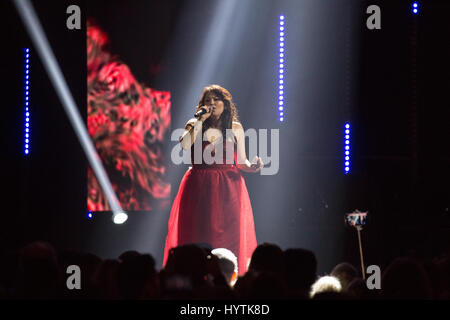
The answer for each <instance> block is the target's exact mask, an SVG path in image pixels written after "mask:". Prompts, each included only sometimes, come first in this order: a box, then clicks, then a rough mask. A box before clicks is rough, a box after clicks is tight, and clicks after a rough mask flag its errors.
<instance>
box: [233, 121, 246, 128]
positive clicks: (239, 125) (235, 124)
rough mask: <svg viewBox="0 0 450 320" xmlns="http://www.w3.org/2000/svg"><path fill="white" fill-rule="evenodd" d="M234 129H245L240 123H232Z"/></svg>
mask: <svg viewBox="0 0 450 320" xmlns="http://www.w3.org/2000/svg"><path fill="white" fill-rule="evenodd" d="M232 128H233V129H244V127H243V126H242V124H241V123H240V122H238V121H233V123H232Z"/></svg>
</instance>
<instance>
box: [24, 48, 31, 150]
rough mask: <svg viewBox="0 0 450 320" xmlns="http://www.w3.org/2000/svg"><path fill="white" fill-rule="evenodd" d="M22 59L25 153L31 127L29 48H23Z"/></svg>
mask: <svg viewBox="0 0 450 320" xmlns="http://www.w3.org/2000/svg"><path fill="white" fill-rule="evenodd" d="M24 61H25V64H24V65H25V70H24V71H25V78H24V92H25V101H24V102H25V112H24V118H25V124H24V152H25V155H28V154H30V144H31V142H30V141H31V128H30V124H31V121H30V109H29V105H30V49H29V48H25V50H24Z"/></svg>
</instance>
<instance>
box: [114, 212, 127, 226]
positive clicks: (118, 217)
mask: <svg viewBox="0 0 450 320" xmlns="http://www.w3.org/2000/svg"><path fill="white" fill-rule="evenodd" d="M127 219H128V215H127V214H126V213H125V212H118V213H115V214H114V216H113V221H114V223H115V224H122V223H124V222H125V221H127Z"/></svg>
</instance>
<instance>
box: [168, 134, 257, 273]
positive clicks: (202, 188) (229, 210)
mask: <svg viewBox="0 0 450 320" xmlns="http://www.w3.org/2000/svg"><path fill="white" fill-rule="evenodd" d="M208 144H209V142H208V141H205V142H203V146H202V148H203V150H204V148H205V147H206V146H207V145H208ZM224 146H225V147H224V153H223V154H224V160H223V163H224V164H216V163H214V164H211V165H208V164H205V163H203V164H194V165H193V166H192V167H191V168H189V169H188V170H187V172H186V173H185V174H184V176H183V179H182V180H181V183H180V187H179V190H178V194H177V196H176V197H175V200H174V202H173V205H172V209H171V211H170V218H169V228H168V234H167V237H166V244H165V248H164V262H163V264H164V265H165V264H166V261H167V257H168V252H169V250H170V249H171V248H173V247H176V246H178V245H182V244H189V243H209V244H210V245H211V246H212V247H213V248H227V249H229V250H231V251H232V252H233V253H234V254H235V255H236V257H237V259H238V273H239V275H243V274H244V273H245V272H246V271H247V266H248V262H249V260H250V258H251V255H252V253H253V251H254V250H255V248H256V246H257V244H256V234H255V225H254V220H253V211H252V206H251V203H250V198H249V196H248V191H247V187H246V185H245V181H244V178H243V177H242V175H241V172H240V171H239V169H238V168H237V167H236V165H235V164H225V157H226V150H230V147H233V149H236V148H235V146H236V145H234V146H233V143H232V142H231V141H227V142H226V143H224ZM193 148H194V146H193V147H192V149H191V155H192V156H191V160H192V163H194V161H193V154H194V149H193ZM234 159H235V163H236V152H235V153H234Z"/></svg>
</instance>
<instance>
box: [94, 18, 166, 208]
mask: <svg viewBox="0 0 450 320" xmlns="http://www.w3.org/2000/svg"><path fill="white" fill-rule="evenodd" d="M107 43H108V37H107V35H106V33H105V32H103V31H102V30H101V29H100V28H99V27H98V26H96V25H94V24H93V23H92V22H91V21H88V27H87V75H88V79H87V81H88V83H87V85H88V97H87V98H88V119H87V122H88V123H87V126H88V131H89V135H90V136H91V138H92V140H93V142H94V145H95V147H96V149H97V152H98V154H99V156H100V159H101V161H102V164H103V166H104V167H105V170H106V172H107V174H108V176H109V179H110V181H111V184H112V186H113V189H114V191H115V193H116V195H117V197H118V199H119V201H120V204H121V206H122V208H123V209H124V210H128V211H148V210H152V209H154V207H155V206H158V207H161V206H162V207H166V206H167V205H168V199H169V196H170V184H169V183H167V182H166V180H165V175H166V166H165V165H164V158H163V153H162V146H163V142H164V137H165V135H166V134H167V133H168V132H169V130H170V106H171V104H170V92H165V91H157V90H153V89H151V88H149V87H147V86H145V85H144V84H142V83H140V82H138V81H137V80H136V79H135V78H134V76H133V74H132V73H131V72H130V69H129V67H128V66H127V65H126V64H125V63H124V62H122V61H120V60H119V59H118V58H117V57H115V56H113V55H112V54H110V53H109V52H108V51H107V50H106V48H105V45H106V44H107ZM87 205H88V210H91V211H110V207H109V204H108V202H107V201H106V197H105V195H104V194H103V191H102V189H101V187H100V185H99V183H98V181H97V179H96V177H95V175H94V172H93V170H92V168H90V167H89V169H88V203H87Z"/></svg>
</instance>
